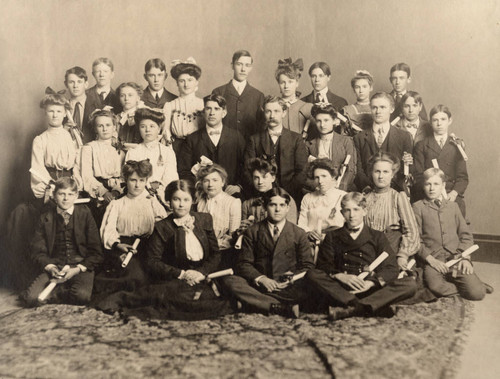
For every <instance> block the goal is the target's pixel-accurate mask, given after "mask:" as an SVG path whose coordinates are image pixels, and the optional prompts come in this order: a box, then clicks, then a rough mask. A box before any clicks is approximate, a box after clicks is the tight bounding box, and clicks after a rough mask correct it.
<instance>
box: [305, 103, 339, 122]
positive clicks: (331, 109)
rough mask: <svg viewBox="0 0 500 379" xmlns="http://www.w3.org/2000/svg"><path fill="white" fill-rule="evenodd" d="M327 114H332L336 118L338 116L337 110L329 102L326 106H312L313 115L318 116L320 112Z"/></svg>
mask: <svg viewBox="0 0 500 379" xmlns="http://www.w3.org/2000/svg"><path fill="white" fill-rule="evenodd" d="M322 113H324V114H327V115H330V116H331V117H332V118H333V119H334V120H335V118H336V117H337V110H336V109H335V107H334V106H333V105H331V104H327V105H324V106H321V105H316V104H314V105H313V106H312V108H311V116H313V117H316V116H317V115H319V114H322Z"/></svg>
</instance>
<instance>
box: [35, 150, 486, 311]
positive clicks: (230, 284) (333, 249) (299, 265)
mask: <svg viewBox="0 0 500 379" xmlns="http://www.w3.org/2000/svg"><path fill="white" fill-rule="evenodd" d="M389 158H390V156H387V155H385V156H384V154H381V156H379V157H376V158H374V159H373V178H374V181H375V180H376V178H378V181H379V182H380V183H379V184H378V186H377V187H378V188H379V189H380V191H379V193H382V194H383V193H385V192H387V189H388V188H389V187H388V185H387V184H386V183H385V182H384V180H382V177H383V176H384V175H386V176H390V175H391V174H393V172H394V171H395V170H394V162H393V161H392V160H390V159H389ZM329 169H330V170H334V168H333V167H332V164H331V162H329V161H328V160H318V161H315V162H313V164H312V171H313V175H314V176H315V178H316V180H317V181H318V183H319V187H320V188H319V192H320V193H321V191H323V192H324V191H325V190H326V191H328V183H327V182H322V180H323V179H324V178H325V175H323V174H325V171H327V172H329V171H328V170H329ZM222 170H223V169H222ZM151 171H152V167H151V164H150V163H149V162H148V161H142V162H129V163H127V164H126V165H125V166H124V177H126V182H127V194H126V196H124V197H123V198H121V199H118V200H114V201H112V202H111V204H110V206H109V207H108V210H107V213H106V216H105V223H103V226H102V228H101V236H102V238H103V242H104V247H105V249H106V250H108V251H106V252H105V256H106V259H105V260H107V261H108V262H109V264H108V265H107V266H106V267H107V270H106V271H105V272H104V273H103V275H101V278H100V279H99V280H102V279H104V281H105V282H104V283H105V284H106V286H105V287H106V289H107V291H108V292H115V293H114V294H112V295H110V296H108V297H106V298H104V300H102V301H100V302H99V303H98V304H97V306H98V307H99V308H101V309H104V310H107V311H114V310H117V309H119V308H122V307H124V308H127V309H129V311H130V312H132V313H134V309H135V310H137V309H139V310H140V312H141V313H142V314H143V315H144V312H145V310H144V309H145V308H148V312H147V314H148V315H149V316H152V317H158V316H159V315H160V317H174V318H199V317H202V318H204V317H211V316H215V315H218V314H223V313H226V312H229V311H230V308H229V307H228V303H227V302H225V300H224V297H223V298H221V297H220V296H218V295H217V294H218V290H217V288H216V287H215V288H210V287H209V286H208V285H207V281H206V278H207V275H208V274H210V273H212V272H214V271H216V270H217V269H218V268H219V267H220V258H221V256H220V250H219V246H218V243H217V238H216V235H215V233H214V226H213V222H212V218H211V217H210V215H208V214H204V213H192V212H191V209H192V204H193V201H194V199H195V192H194V188H193V185H192V184H191V183H190V182H189V181H184V180H181V181H173V182H172V183H170V184H169V185H168V186H167V189H166V194H165V198H166V199H167V200H168V201H169V203H170V206H171V209H172V214H171V215H170V216H168V217H167V218H164V217H165V216H166V213H165V209H162V206H161V205H160V204H158V203H157V201H156V199H155V197H151V196H149V195H148V192H147V191H146V190H145V186H146V182H147V179H148V177H149V176H150V175H151ZM387 171H388V173H387ZM215 172H217V173H220V172H221V171H217V170H216V171H215ZM384 173H385V174H384ZM424 177H425V186H424V192H425V194H426V200H424V201H419V202H417V203H415V205H414V210H415V213H416V215H417V224H418V228H419V230H418V231H417V233H418V234H419V235H421V240H422V244H423V247H422V249H420V252H419V255H420V256H421V257H422V258H424V259H425V261H426V262H427V264H426V266H425V271H424V275H425V276H424V279H425V281H426V283H427V284H428V286H429V288H430V289H431V291H432V292H433V293H435V294H436V295H438V296H448V295H452V294H455V293H460V294H461V295H462V296H464V297H466V298H468V299H472V300H479V299H481V298H483V297H484V293H485V291H486V287H485V285H484V284H483V283H482V282H481V281H480V280H479V279H478V278H477V276H476V275H475V274H474V273H473V268H472V266H471V264H470V262H469V261H468V260H462V261H460V262H459V263H458V266H457V268H456V269H454V270H453V271H454V272H453V274H452V273H451V272H450V271H449V270H448V267H447V266H446V265H445V264H444V262H446V261H447V260H449V259H451V258H453V257H455V256H456V255H459V254H460V253H461V252H462V251H463V250H464V249H466V248H468V247H470V246H471V245H472V237H471V233H470V231H469V230H468V226H467V225H466V223H465V220H464V219H463V216H462V215H461V213H460V211H459V210H458V206H457V205H456V204H455V203H453V202H450V201H449V200H446V199H443V198H442V189H443V187H444V181H443V178H444V173H443V172H442V171H440V170H439V169H429V170H427V171H426V172H425V174H424ZM322 183H323V184H322ZM384 190H385V191H384ZM77 196H78V190H77V186H76V182H75V181H74V180H73V179H70V178H63V179H60V180H58V181H57V183H56V188H55V191H54V199H55V202H56V205H57V207H51V208H50V209H49V210H48V211H47V212H45V213H44V214H43V215H42V217H41V219H40V224H39V225H38V227H37V231H36V234H35V238H34V241H33V244H32V253H33V257H34V259H35V261H36V262H37V264H38V265H39V267H40V268H42V269H43V270H44V272H43V273H42V274H41V275H40V276H39V277H38V278H37V279H36V280H35V281H34V283H33V284H32V285H31V287H30V288H29V290H28V293H27V296H26V299H27V302H28V304H30V305H35V304H36V303H37V300H36V299H37V296H38V294H39V293H40V292H41V290H42V289H43V287H44V286H45V285H46V284H47V283H48V281H49V279H51V278H52V280H55V281H57V282H58V283H61V284H62V283H65V284H63V285H59V286H57V287H56V288H57V289H58V290H59V291H57V292H56V293H57V294H58V295H57V297H64V296H65V292H67V293H66V296H68V297H69V301H70V302H73V303H77V304H82V303H87V302H88V301H89V299H90V296H91V293H92V282H93V280H94V275H93V272H94V271H95V270H96V269H97V268H98V267H99V265H100V263H101V262H102V260H103V256H102V250H101V244H100V239H99V235H98V233H97V228H96V226H95V222H94V221H93V219H92V217H91V215H90V212H89V211H88V210H87V209H86V207H85V206H76V207H75V206H74V201H75V199H76V197H77ZM401 199H402V200H403V201H406V202H408V200H407V198H406V197H405V196H403V197H401ZM290 200H291V197H290V196H289V195H288V194H287V193H286V191H284V190H283V189H280V188H278V187H275V188H273V189H271V190H270V191H267V192H266V193H265V195H264V199H263V205H264V207H265V208H266V218H265V219H264V220H262V221H260V222H258V223H256V224H255V225H252V226H249V227H248V229H247V230H246V231H245V233H244V238H243V246H242V249H241V252H239V253H238V254H237V256H236V260H235V263H234V267H235V269H236V273H237V276H231V277H227V278H223V279H222V283H219V284H221V285H222V288H223V289H226V290H228V291H229V293H230V294H231V295H232V296H234V297H235V298H236V299H238V300H239V301H241V302H242V303H243V304H244V305H245V306H247V307H249V309H257V310H259V311H262V312H265V313H277V314H281V315H285V316H297V308H296V307H295V305H296V304H298V303H301V302H302V301H303V300H305V299H306V298H311V297H312V298H313V299H315V300H316V301H317V302H318V303H321V302H324V301H325V299H326V302H327V303H328V305H330V306H333V307H334V308H330V310H329V312H330V316H331V317H332V318H333V319H341V318H344V317H349V316H360V315H369V314H379V313H377V312H382V313H385V312H386V311H388V309H387V305H388V304H390V303H392V302H394V301H399V300H402V299H404V298H407V297H410V296H412V295H413V294H414V293H415V291H416V282H415V280H414V278H412V277H407V278H398V275H399V269H398V268H397V263H399V264H400V266H401V262H400V258H403V259H404V260H407V258H408V257H407V256H404V255H402V254H406V253H407V252H406V251H404V249H405V248H407V245H408V244H407V243H404V242H400V243H399V250H397V251H395V250H394V249H393V247H392V246H396V247H398V244H397V243H395V242H394V241H396V239H394V238H393V239H392V241H390V240H389V239H388V238H387V237H386V234H385V233H383V232H379V231H376V230H374V229H372V228H371V227H369V225H370V217H368V213H369V210H367V200H366V198H365V196H364V195H362V194H359V193H349V194H346V195H344V196H343V197H342V199H341V204H340V209H341V210H340V212H341V213H342V215H343V216H344V218H345V222H346V223H345V224H344V225H343V226H341V227H333V228H332V227H329V225H326V227H325V230H324V231H325V232H326V237H325V240H324V241H323V242H322V243H321V245H320V249H319V256H318V264H317V268H316V269H313V267H314V255H313V254H312V253H311V245H310V242H309V240H308V236H307V233H306V232H305V231H303V230H302V229H301V228H299V227H297V226H295V225H294V224H293V223H290V222H289V221H287V220H286V216H287V213H288V210H289V204H290ZM386 204H390V202H389V203H386ZM330 205H331V204H330ZM336 206H337V204H335V205H334V207H333V208H332V213H335V210H336ZM400 206H401V205H400ZM389 207H390V206H389ZM402 207H403V212H402V213H401V214H403V215H404V214H405V213H404V205H402ZM118 208H120V209H118ZM77 215H78V217H77ZM330 216H331V215H329V217H330ZM405 217H410V218H411V217H414V216H413V213H412V212H411V210H410V211H409V212H408V214H407V215H406V216H402V218H405ZM162 218H163V221H159V222H157V223H156V224H155V226H154V232H153V231H152V228H153V223H154V221H155V220H159V219H162ZM400 221H401V220H400ZM389 222H390V221H389ZM401 223H402V222H401ZM365 224H366V225H365ZM436 230H446V231H448V232H449V233H450V235H449V236H448V237H447V238H446V240H443V239H442V236H441V234H440V233H438V234H439V235H437V234H436V232H435V231H436ZM151 234H152V235H151ZM149 235H151V237H149V238H145V237H146V236H149ZM138 237H142V238H141V246H143V247H142V248H141V249H140V252H139V253H138V254H136V255H134V258H132V260H131V261H130V263H129V264H128V266H127V268H126V269H122V267H121V264H122V262H123V261H124V260H125V255H126V254H127V253H130V252H134V253H137V250H136V247H134V246H133V245H132V244H131V242H132V240H134V239H135V238H138ZM402 250H403V253H401V251H402ZM383 251H385V252H387V253H388V254H389V258H387V259H386V260H385V261H384V262H383V264H381V265H380V266H379V267H377V268H376V269H375V270H374V271H373V272H371V273H370V276H369V277H368V279H366V280H362V279H360V278H358V277H357V275H358V274H360V273H361V272H363V271H365V269H364V267H365V266H366V265H368V264H370V263H372V262H373V260H374V259H375V258H376V257H377V256H378V255H380V254H381V253H382V252H383ZM402 268H405V267H402ZM113 270H114V271H115V274H116V275H115V274H113V275H111V276H110V275H109V273H110V272H111V271H113ZM144 270H145V271H144ZM117 271H119V272H117ZM120 271H121V272H120ZM305 271H308V272H307V275H306V278H305V279H304V280H303V281H300V282H298V283H293V282H290V281H289V280H287V278H289V277H290V275H293V274H297V273H300V272H305ZM101 272H102V271H101ZM80 273H82V274H84V275H80ZM148 276H149V278H148ZM117 279H118V282H120V284H121V285H118V286H116V285H115V284H116V281H117ZM151 280H152V281H153V282H154V283H155V284H153V285H152V286H149V287H144V285H145V284H147V283H148V282H151ZM158 281H160V283H159V282H158ZM97 283H99V281H98V280H97V279H96V284H97ZM110 284H111V285H110ZM110 289H111V291H110ZM65 290H66V291H65ZM117 291H118V292H117ZM57 297H56V299H57ZM200 299H201V301H200ZM360 299H361V300H360ZM53 301H54V299H53ZM55 301H57V300H55ZM335 307H336V308H335ZM346 307H347V308H346ZM151 312H152V313H151Z"/></svg>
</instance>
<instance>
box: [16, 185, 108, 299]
mask: <svg viewBox="0 0 500 379" xmlns="http://www.w3.org/2000/svg"><path fill="white" fill-rule="evenodd" d="M77 197H78V188H77V185H76V182H75V180H74V179H71V178H69V177H65V178H61V179H59V180H58V181H57V182H56V184H55V189H54V199H55V202H56V205H57V207H52V208H50V209H49V210H48V211H46V212H44V213H43V214H42V215H41V218H40V222H39V224H38V226H37V228H36V231H35V236H34V238H33V241H32V244H31V253H32V257H33V260H34V261H35V263H36V264H37V265H38V266H39V267H40V268H41V269H42V270H43V272H42V273H41V274H40V275H39V276H38V277H37V278H36V279H35V281H34V282H33V283H32V284H31V286H30V287H29V289H28V290H27V293H26V297H25V300H26V304H27V305H28V306H36V305H38V295H39V294H40V292H42V290H43V289H44V288H45V286H46V285H47V284H48V283H49V281H50V280H56V281H57V282H58V283H59V284H58V286H57V287H56V289H55V291H56V292H59V293H61V292H62V291H58V290H59V289H61V287H62V289H63V290H66V291H67V299H58V300H60V301H61V300H62V301H63V302H65V301H66V302H69V303H71V304H82V305H83V304H87V303H89V302H90V296H91V295H92V287H93V283H94V270H95V268H96V267H97V266H98V265H99V264H100V263H101V262H102V259H103V256H102V249H101V239H100V238H99V232H98V230H97V226H96V224H95V221H94V219H93V218H92V214H91V213H90V211H89V209H88V208H87V207H85V206H83V205H80V206H75V205H74V202H75V200H76V199H77ZM57 297H59V296H57Z"/></svg>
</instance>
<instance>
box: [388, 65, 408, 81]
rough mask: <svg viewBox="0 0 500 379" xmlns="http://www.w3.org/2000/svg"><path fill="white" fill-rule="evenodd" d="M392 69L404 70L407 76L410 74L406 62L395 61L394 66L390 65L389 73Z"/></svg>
mask: <svg viewBox="0 0 500 379" xmlns="http://www.w3.org/2000/svg"><path fill="white" fill-rule="evenodd" d="M394 71H404V72H406V73H407V74H408V77H410V75H411V70H410V66H408V65H407V64H406V63H403V62H401V63H396V64H395V65H394V66H392V67H391V72H390V73H391V74H392V73H393V72H394Z"/></svg>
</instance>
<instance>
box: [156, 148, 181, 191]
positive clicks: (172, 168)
mask: <svg viewBox="0 0 500 379" xmlns="http://www.w3.org/2000/svg"><path fill="white" fill-rule="evenodd" d="M160 146H161V150H162V155H163V154H165V156H163V160H164V162H165V163H164V165H163V167H164V170H163V175H162V176H161V182H162V184H163V185H164V186H165V187H166V186H168V185H169V184H170V183H171V182H173V181H174V180H179V174H178V173H177V159H176V158H175V153H174V149H172V146H170V145H169V146H165V145H160Z"/></svg>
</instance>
